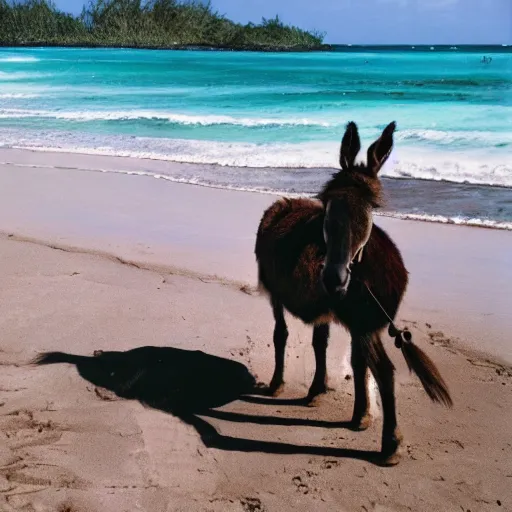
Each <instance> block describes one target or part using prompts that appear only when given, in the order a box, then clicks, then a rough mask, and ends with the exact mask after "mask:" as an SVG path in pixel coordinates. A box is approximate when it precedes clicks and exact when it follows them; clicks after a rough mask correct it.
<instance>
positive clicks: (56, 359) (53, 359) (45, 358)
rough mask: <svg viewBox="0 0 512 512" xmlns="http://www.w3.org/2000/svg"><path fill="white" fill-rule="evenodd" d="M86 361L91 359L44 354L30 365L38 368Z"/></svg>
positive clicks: (56, 353) (62, 354) (63, 354)
mask: <svg viewBox="0 0 512 512" xmlns="http://www.w3.org/2000/svg"><path fill="white" fill-rule="evenodd" d="M86 359H89V358H88V357H86V356H77V355H74V354H66V353H65V352H43V353H41V354H38V355H37V356H36V357H35V358H34V359H32V361H30V364H33V365H36V366H42V365H46V364H58V363H68V364H78V363H81V362H83V361H84V360H86Z"/></svg>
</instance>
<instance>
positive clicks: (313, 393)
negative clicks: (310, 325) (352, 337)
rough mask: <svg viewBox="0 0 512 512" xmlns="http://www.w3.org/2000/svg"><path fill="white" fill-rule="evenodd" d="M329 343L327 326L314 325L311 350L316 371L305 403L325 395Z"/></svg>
mask: <svg viewBox="0 0 512 512" xmlns="http://www.w3.org/2000/svg"><path fill="white" fill-rule="evenodd" d="M328 342H329V324H319V325H315V327H314V329H313V350H314V351H315V362H316V370H315V376H314V378H313V382H312V383H311V387H310V388H309V392H308V396H307V397H306V402H308V403H310V402H312V401H313V400H314V399H315V397H317V396H318V395H321V394H322V393H327V360H326V359H327V344H328Z"/></svg>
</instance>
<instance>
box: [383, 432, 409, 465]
mask: <svg viewBox="0 0 512 512" xmlns="http://www.w3.org/2000/svg"><path fill="white" fill-rule="evenodd" d="M402 442H403V437H402V435H401V434H400V433H396V434H394V435H393V436H392V437H389V438H387V439H385V440H383V441H382V450H381V461H380V462H381V465H383V466H396V465H397V464H398V463H399V462H400V460H401V458H402V451H403V450H402Z"/></svg>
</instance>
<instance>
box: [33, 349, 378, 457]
mask: <svg viewBox="0 0 512 512" xmlns="http://www.w3.org/2000/svg"><path fill="white" fill-rule="evenodd" d="M34 363H35V364H37V365H47V364H55V363H67V364H73V365H75V366H76V368H77V370H78V373H79V374H80V376H81V377H83V378H84V379H86V380H88V381H89V382H91V383H92V384H94V385H95V386H99V387H102V388H105V389H108V390H110V391H112V392H114V393H115V394H116V395H117V396H119V397H121V398H124V399H132V400H138V401H139V402H141V403H142V404H143V405H145V406H149V407H152V408H154V409H158V410H161V411H164V412H167V413H170V414H173V415H174V416H176V417H178V418H180V419H181V420H182V421H184V422H185V423H187V424H189V425H191V426H193V427H194V428H195V429H196V431H197V432H198V434H199V435H200V437H201V440H202V442H203V443H204V444H205V446H206V447H208V448H217V449H220V450H226V451H240V452H265V453H276V454H309V455H320V456H326V457H346V458H354V459H362V460H366V461H370V462H375V463H379V452H370V451H363V450H353V449H346V448H329V447H322V446H307V445H295V444H288V443H277V442H268V441H256V440H250V439H243V438H234V437H230V436H225V435H223V434H220V433H219V432H218V431H217V430H216V429H215V427H213V426H212V425H211V424H210V423H208V422H207V421H206V420H205V419H204V417H210V418H216V419H220V420H225V421H231V422H236V423H255V424H260V425H283V426H309V427H321V428H350V423H348V422H330V421H323V420H309V419H305V418H289V417H277V416H267V415H264V416H259V415H250V414H240V413H234V412H227V411H220V410H217V409H216V408H218V407H221V406H223V405H226V404H228V403H231V402H234V401H235V400H238V399H241V400H245V401H247V402H249V403H251V402H252V403H255V404H260V405H261V404H272V403H283V402H285V401H280V400H273V399H258V398H256V397H250V396H246V395H251V394H261V390H260V388H259V387H258V385H257V383H256V379H255V378H254V376H253V375H252V374H251V372H250V371H249V370H248V368H247V367H246V366H245V365H243V364H242V363H239V362H237V361H233V360H230V359H226V358H223V357H218V356H214V355H211V354H207V353H205V352H202V351H199V350H196V351H192V350H183V349H178V348H173V347H151V346H146V347H139V348H135V349H132V350H128V351H126V352H107V351H96V352H95V355H94V356H91V357H89V356H80V355H73V354H66V353H64V352H47V353H43V354H41V355H40V356H39V357H37V358H36V360H35V361H34ZM289 403H290V404H293V403H299V401H293V400H291V401H289Z"/></svg>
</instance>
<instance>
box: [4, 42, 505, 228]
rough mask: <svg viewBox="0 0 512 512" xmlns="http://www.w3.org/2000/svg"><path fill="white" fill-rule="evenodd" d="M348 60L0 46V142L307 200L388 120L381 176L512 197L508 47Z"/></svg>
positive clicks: (347, 54)
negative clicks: (351, 126)
mask: <svg viewBox="0 0 512 512" xmlns="http://www.w3.org/2000/svg"><path fill="white" fill-rule="evenodd" d="M345 50H347V51H339V52H329V53H246V52H243V53H238V52H218V51H210V52H208V51H203V52H201V51H150V50H122V49H64V48H23V49H14V48H4V49H0V145H3V146H4V147H5V146H7V147H30V148H35V149H40V150H60V151H63V150H64V151H75V152H83V153H99V154H113V155H128V156H132V157H137V158H151V159H158V160H170V161H176V162H190V163H196V164H218V165H221V166H229V168H221V167H218V166H215V167H209V168H206V167H205V166H202V167H195V168H193V170H192V171H190V172H189V173H188V174H186V173H185V175H184V174H183V171H180V174H179V175H174V174H173V171H172V168H171V167H172V166H170V169H169V172H168V173H167V177H168V178H169V179H179V180H181V181H190V182H194V183H199V184H206V185H214V186H222V187H230V188H240V189H251V190H261V191H264V190H266V191H269V190H270V191H278V192H289V193H290V192H293V193H313V192H315V191H316V190H317V189H318V186H319V184H320V183H321V182H322V180H323V179H324V178H325V176H326V173H327V169H329V168H332V167H336V166H337V152H338V145H339V141H340V138H341V136H342V135H343V131H344V126H345V124H346V123H347V122H348V121H350V120H354V121H356V123H357V124H358V126H359V128H360V133H361V136H362V138H363V147H366V146H368V145H369V144H370V143H371V142H372V140H373V139H375V138H376V137H377V136H378V134H379V132H380V130H382V128H383V127H384V126H385V125H386V124H387V123H389V122H390V121H392V120H396V121H397V124H398V131H397V134H396V145H395V151H394V152H393V155H392V158H391V159H390V161H389V162H388V164H387V165H386V167H385V168H384V169H383V171H382V174H383V175H384V176H386V177H388V178H393V179H398V178H402V179H421V180H429V181H442V182H452V183H468V184H475V185H480V186H487V185H490V186H501V187H512V156H511V155H512V151H511V150H512V48H510V47H503V48H494V49H492V50H491V51H490V50H489V49H483V48H482V49H473V50H472V51H464V50H463V49H456V48H452V49H449V50H448V51H438V50H436V49H435V48H433V49H432V50H430V49H429V51H421V52H419V51H416V50H415V49H412V48H410V49H395V50H394V51H381V50H376V49H372V50H371V51H370V50H367V51H365V50H362V49H357V51H354V50H353V49H352V50H351V51H348V50H349V49H348V48H346V49H345ZM483 55H488V56H491V57H492V61H491V62H490V63H484V62H482V57H483ZM361 156H362V157H364V153H363V152H362V153H361ZM241 168H249V169H241ZM328 172H331V171H330V170H329V171H328ZM427 210H428V208H427ZM418 213H422V212H421V211H418ZM423 213H430V214H433V213H439V212H437V211H436V212H428V211H425V212H423ZM463 213H464V212H458V211H457V210H455V211H454V212H453V213H451V214H450V215H452V216H456V215H457V214H461V215H462V214H463ZM479 214H480V215H477V217H478V216H479V217H481V218H491V219H492V218H493V216H492V215H490V214H489V212H488V211H487V210H486V209H485V207H484V206H482V211H481V212H479ZM507 215H508V214H507ZM510 217H511V219H510V220H512V212H511V214H510ZM498 220H508V218H506V217H505V218H500V219H498Z"/></svg>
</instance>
